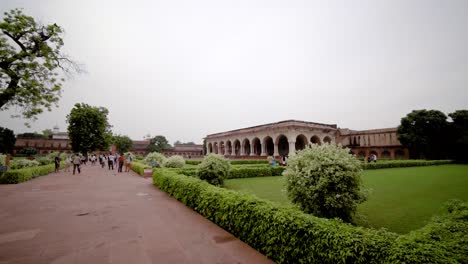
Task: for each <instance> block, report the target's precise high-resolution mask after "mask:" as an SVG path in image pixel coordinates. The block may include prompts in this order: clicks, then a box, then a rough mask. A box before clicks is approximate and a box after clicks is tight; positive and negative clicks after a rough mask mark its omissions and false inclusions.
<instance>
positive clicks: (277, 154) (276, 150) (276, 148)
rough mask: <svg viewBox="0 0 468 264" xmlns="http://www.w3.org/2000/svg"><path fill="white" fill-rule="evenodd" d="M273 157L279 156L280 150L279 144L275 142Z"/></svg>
mask: <svg viewBox="0 0 468 264" xmlns="http://www.w3.org/2000/svg"><path fill="white" fill-rule="evenodd" d="M273 144H274V145H273V157H278V156H279V152H278V144H276V143H273Z"/></svg>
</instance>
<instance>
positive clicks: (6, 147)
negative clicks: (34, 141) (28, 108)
mask: <svg viewBox="0 0 468 264" xmlns="http://www.w3.org/2000/svg"><path fill="white" fill-rule="evenodd" d="M15 142H16V137H15V133H13V130H10V129H8V128H3V127H0V153H12V152H13V149H14V148H15Z"/></svg>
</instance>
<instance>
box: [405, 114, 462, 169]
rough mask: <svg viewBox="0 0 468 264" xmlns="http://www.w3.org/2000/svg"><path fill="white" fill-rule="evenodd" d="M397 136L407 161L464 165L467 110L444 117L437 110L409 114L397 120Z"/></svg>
mask: <svg viewBox="0 0 468 264" xmlns="http://www.w3.org/2000/svg"><path fill="white" fill-rule="evenodd" d="M397 133H398V139H399V140H400V142H401V144H402V145H403V146H405V147H407V148H408V150H409V153H410V158H418V159H421V158H422V159H455V160H457V161H460V162H468V152H467V149H468V110H457V111H455V112H453V113H450V114H448V116H447V115H445V114H444V113H442V112H441V111H438V110H426V109H423V110H413V111H412V112H411V113H409V114H407V115H406V116H405V117H403V118H402V119H401V124H400V126H399V127H398V131H397Z"/></svg>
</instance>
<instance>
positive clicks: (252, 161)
mask: <svg viewBox="0 0 468 264" xmlns="http://www.w3.org/2000/svg"><path fill="white" fill-rule="evenodd" d="M201 162H202V161H201V160H186V161H185V164H190V165H198V164H200V163H201ZM243 164H268V160H266V159H264V160H231V165H243Z"/></svg>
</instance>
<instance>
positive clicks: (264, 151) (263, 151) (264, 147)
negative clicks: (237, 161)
mask: <svg viewBox="0 0 468 264" xmlns="http://www.w3.org/2000/svg"><path fill="white" fill-rule="evenodd" d="M260 146H261V149H262V153H261V154H260V156H267V149H266V148H267V147H266V144H265V143H263V144H261V145H260Z"/></svg>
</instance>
